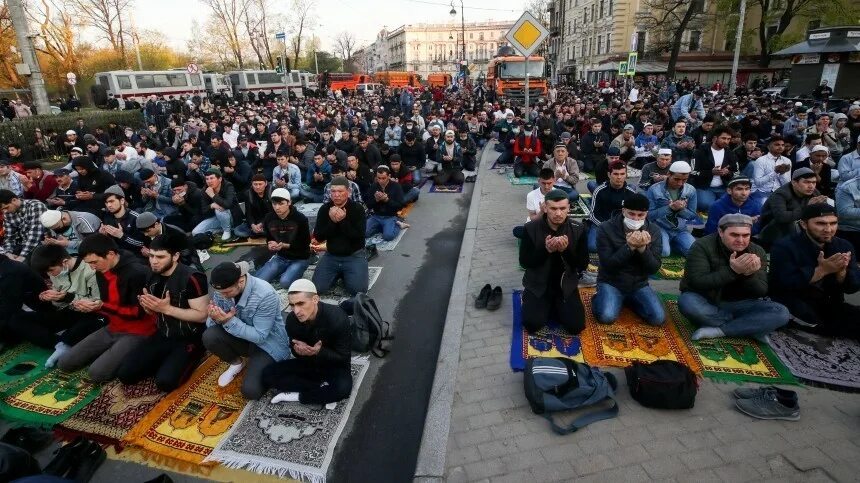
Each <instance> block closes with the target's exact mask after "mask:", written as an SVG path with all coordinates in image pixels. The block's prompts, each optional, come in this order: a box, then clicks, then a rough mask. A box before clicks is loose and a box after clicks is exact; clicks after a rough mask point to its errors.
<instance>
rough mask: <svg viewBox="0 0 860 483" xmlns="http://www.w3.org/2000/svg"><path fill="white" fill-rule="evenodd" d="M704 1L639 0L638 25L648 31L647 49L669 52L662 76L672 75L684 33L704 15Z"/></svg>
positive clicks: (669, 76) (670, 76) (671, 76)
mask: <svg viewBox="0 0 860 483" xmlns="http://www.w3.org/2000/svg"><path fill="white" fill-rule="evenodd" d="M704 3H705V2H704V0H692V1H690V0H643V1H642V8H641V10H640V11H641V12H645V15H646V16H643V17H642V18H641V20H640V26H641V27H643V28H644V29H646V30H647V31H648V37H649V39H651V40H649V45H650V49H649V50H650V51H652V52H655V53H665V52H669V62H668V64H667V66H666V76H667V77H668V78H669V79H671V78H673V77H675V65H676V64H677V63H678V54H680V52H681V44H682V43H683V36H684V32H685V31H686V30H687V29H688V28H690V26H691V24H693V23H694V22H697V21H701V20H703V19H704V18H705V16H706V13H705V12H704Z"/></svg>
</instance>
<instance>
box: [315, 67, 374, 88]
mask: <svg viewBox="0 0 860 483" xmlns="http://www.w3.org/2000/svg"><path fill="white" fill-rule="evenodd" d="M318 82H319V85H320V86H322V85H324V84H326V83H327V84H328V88H329V89H331V90H333V91H339V90H341V89H343V88H344V87H346V88H347V89H349V90H351V91H354V90H355V86H357V85H358V84H364V83H367V82H373V78H372V77H371V76H369V75H366V74H352V73H349V72H325V73H323V74H320V78H319V79H318Z"/></svg>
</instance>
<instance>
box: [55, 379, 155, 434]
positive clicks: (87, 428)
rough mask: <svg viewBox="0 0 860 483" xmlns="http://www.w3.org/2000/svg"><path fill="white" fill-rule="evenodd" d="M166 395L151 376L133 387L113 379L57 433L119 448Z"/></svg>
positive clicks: (58, 429) (56, 430) (59, 427)
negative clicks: (138, 423)
mask: <svg viewBox="0 0 860 483" xmlns="http://www.w3.org/2000/svg"><path fill="white" fill-rule="evenodd" d="M163 397H164V393H163V392H161V390H159V389H158V387H156V385H155V380H153V379H151V378H150V379H145V380H143V381H141V382H139V383H137V384H133V385H130V386H126V385H124V384H122V383H121V382H119V381H113V382H110V383H108V384H107V385H105V386H104V387H103V388H102V393H101V394H100V395H99V397H97V398H96V399H95V400H94V401H93V402H91V403H89V404H87V405H86V407H84V408H83V409H81V410H80V411H79V412H78V413H77V414H75V415H74V416H72V417H71V418H69V419H68V420H67V421H66V422H64V423H63V424H61V425H59V426H57V427H56V428H54V432H55V433H56V434H57V435H58V436H60V437H61V438H63V439H65V440H69V441H70V440H72V439H74V438H75V437H76V436H78V435H83V436H84V437H86V438H89V439H91V440H94V441H98V442H99V443H102V444H105V445H113V446H116V447H118V448H119V447H120V441H122V438H123V437H124V436H125V435H126V433H128V431H129V430H130V429H131V427H132V426H134V425H135V423H137V422H138V421H140V420H141V418H143V417H144V416H146V414H147V413H149V411H150V410H151V409H152V408H153V407H155V405H156V404H157V403H158V401H160V400H161V399H162V398H163Z"/></svg>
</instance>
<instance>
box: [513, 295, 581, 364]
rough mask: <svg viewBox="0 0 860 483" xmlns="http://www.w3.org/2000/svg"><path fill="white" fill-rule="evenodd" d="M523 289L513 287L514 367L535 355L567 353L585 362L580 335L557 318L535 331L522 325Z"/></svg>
mask: <svg viewBox="0 0 860 483" xmlns="http://www.w3.org/2000/svg"><path fill="white" fill-rule="evenodd" d="M522 300H523V291H522V290H514V293H513V307H514V323H513V333H512V336H511V361H510V364H511V369H513V370H514V371H522V370H523V369H525V368H526V360H528V359H534V358H535V357H565V358H567V359H573V360H575V361H577V362H585V359H583V357H582V350H581V347H580V338H579V336H576V335H571V334H569V333H568V332H567V331H565V330H564V329H562V328H561V327H560V326H558V325H557V324H555V323H554V322H550V323H548V324H547V325H546V326H545V327H544V328H542V329H541V330H539V331H538V332H537V333H535V334H529V333H528V332H527V331H526V329H525V328H523V302H522Z"/></svg>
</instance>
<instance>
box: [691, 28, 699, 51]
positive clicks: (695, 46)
mask: <svg viewBox="0 0 860 483" xmlns="http://www.w3.org/2000/svg"><path fill="white" fill-rule="evenodd" d="M688 46H689V50H690V52H697V51H698V50H699V49H700V48H701V47H702V32H701V31H699V30H691V31H690V42H689V44H688Z"/></svg>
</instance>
